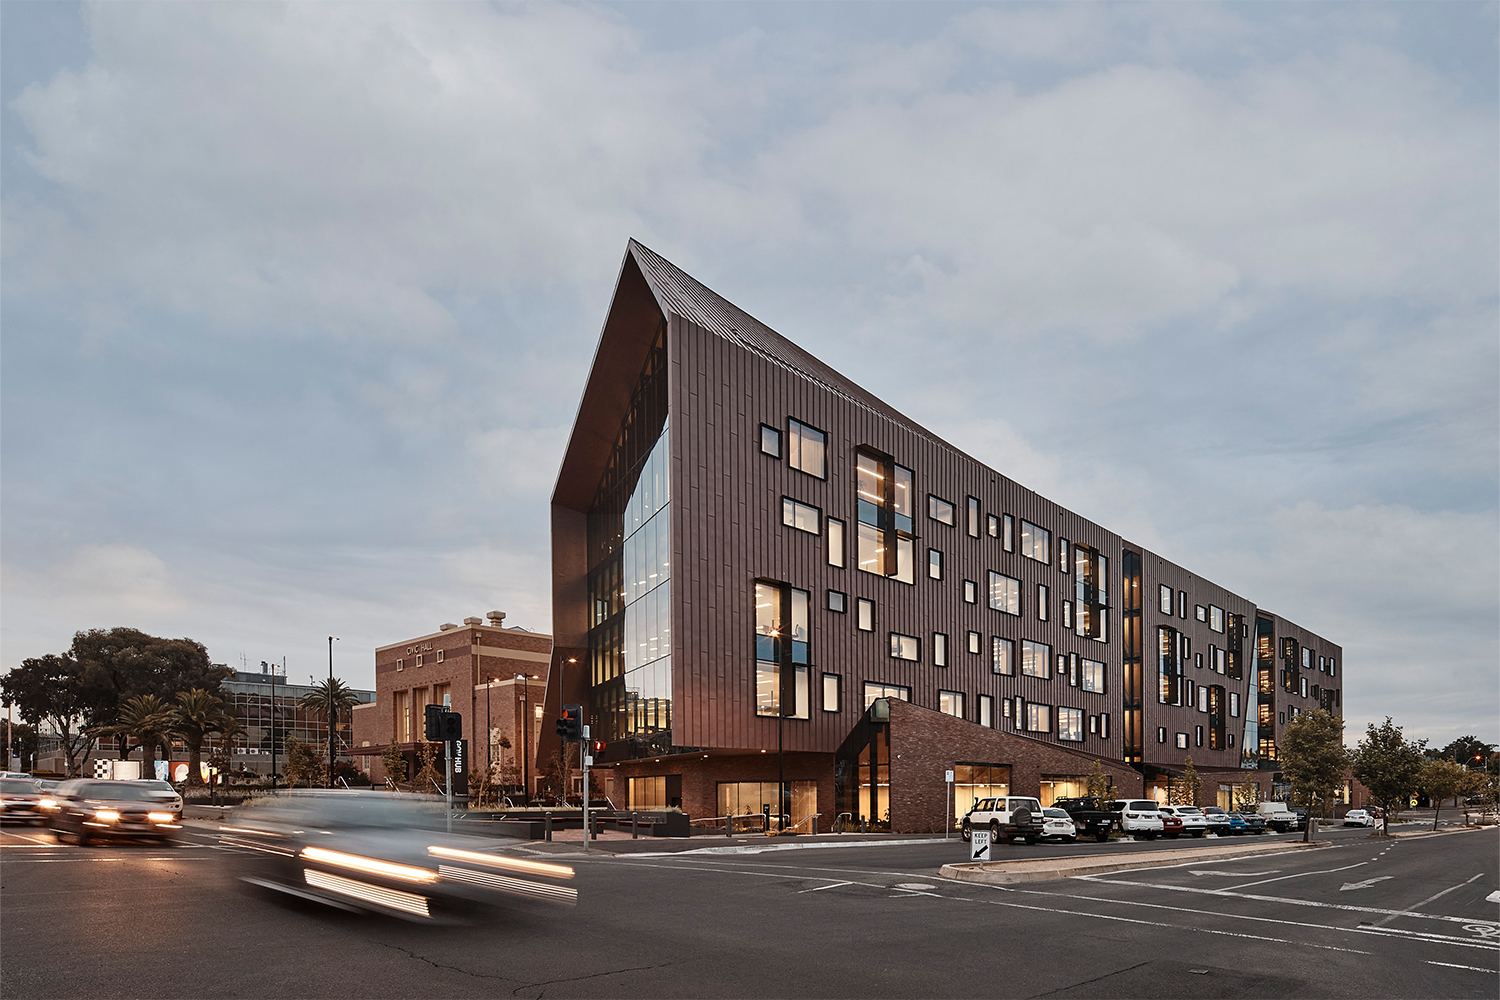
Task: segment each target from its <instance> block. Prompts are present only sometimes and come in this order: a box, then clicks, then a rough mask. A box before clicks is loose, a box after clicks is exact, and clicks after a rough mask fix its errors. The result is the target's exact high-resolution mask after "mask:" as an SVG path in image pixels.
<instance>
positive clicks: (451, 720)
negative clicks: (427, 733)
mask: <svg viewBox="0 0 1500 1000" xmlns="http://www.w3.org/2000/svg"><path fill="white" fill-rule="evenodd" d="M442 730H443V739H444V740H446V741H455V740H461V739H463V738H464V717H463V716H462V715H460V714H458V713H457V712H449V711H444V712H443V716H442Z"/></svg>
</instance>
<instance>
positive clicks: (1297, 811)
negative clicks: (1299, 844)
mask: <svg viewBox="0 0 1500 1000" xmlns="http://www.w3.org/2000/svg"><path fill="white" fill-rule="evenodd" d="M1291 814H1292V825H1291V827H1290V829H1293V830H1306V829H1307V810H1306V809H1303V808H1302V807H1301V806H1292V808H1291Z"/></svg>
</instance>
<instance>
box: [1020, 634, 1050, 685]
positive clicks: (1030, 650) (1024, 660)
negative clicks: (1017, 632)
mask: <svg viewBox="0 0 1500 1000" xmlns="http://www.w3.org/2000/svg"><path fill="white" fill-rule="evenodd" d="M1021 673H1022V675H1023V676H1026V677H1043V678H1046V677H1051V676H1052V647H1051V646H1049V645H1047V644H1046V643H1044V642H1032V641H1031V640H1030V639H1022V640H1021Z"/></svg>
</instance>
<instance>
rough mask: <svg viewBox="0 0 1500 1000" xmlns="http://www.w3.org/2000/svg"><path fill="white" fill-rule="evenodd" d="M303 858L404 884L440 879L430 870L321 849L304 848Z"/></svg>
mask: <svg viewBox="0 0 1500 1000" xmlns="http://www.w3.org/2000/svg"><path fill="white" fill-rule="evenodd" d="M302 857H304V858H306V859H307V860H308V861H321V862H322V863H323V864H325V865H334V866H335V867H338V868H351V869H353V870H354V871H357V872H364V873H365V874H366V875H384V876H385V877H386V878H398V879H401V880H402V881H404V882H436V881H437V879H438V876H437V872H435V871H432V870H431V869H429V868H415V867H413V866H411V865H398V864H396V863H394V862H391V861H379V860H377V859H375V858H362V857H360V856H359V855H358V854H345V853H344V852H342V851H329V850H325V849H323V848H321V847H304V848H302ZM309 874H311V873H309Z"/></svg>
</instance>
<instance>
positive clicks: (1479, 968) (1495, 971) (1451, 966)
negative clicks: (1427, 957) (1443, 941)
mask: <svg viewBox="0 0 1500 1000" xmlns="http://www.w3.org/2000/svg"><path fill="white" fill-rule="evenodd" d="M1427 964H1428V965H1441V966H1443V967H1444V968H1447V969H1468V970H1469V971H1470V972H1488V973H1489V974H1490V975H1492V976H1493V975H1496V974H1500V969H1486V968H1484V967H1482V966H1478V965H1454V964H1453V963H1452V962H1428V963H1427Z"/></svg>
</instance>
